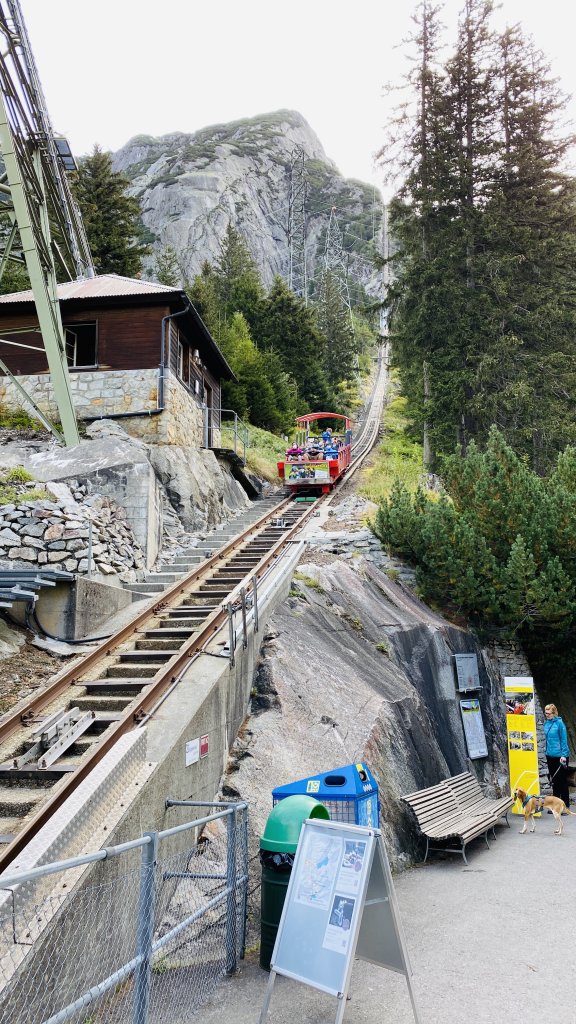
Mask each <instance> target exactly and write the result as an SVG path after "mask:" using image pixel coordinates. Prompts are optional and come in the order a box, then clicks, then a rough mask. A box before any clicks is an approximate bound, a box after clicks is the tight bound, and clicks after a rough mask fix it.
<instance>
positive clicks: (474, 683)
mask: <svg viewBox="0 0 576 1024" xmlns="http://www.w3.org/2000/svg"><path fill="white" fill-rule="evenodd" d="M454 661H455V662H456V679H457V681H458V690H459V691H460V693H462V692H465V691H466V690H480V689H481V686H480V673H479V671H478V657H477V655H476V654H455V655H454Z"/></svg>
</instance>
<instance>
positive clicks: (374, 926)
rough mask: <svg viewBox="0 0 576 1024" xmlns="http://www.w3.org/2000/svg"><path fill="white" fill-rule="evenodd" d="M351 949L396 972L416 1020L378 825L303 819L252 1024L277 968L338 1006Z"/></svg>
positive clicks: (267, 998) (345, 987)
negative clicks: (265, 981)
mask: <svg viewBox="0 0 576 1024" xmlns="http://www.w3.org/2000/svg"><path fill="white" fill-rule="evenodd" d="M354 957H358V958H359V959H360V960H367V961H369V962H370V963H373V964H376V965H377V966H379V967H384V968H387V969H388V970H391V971H395V972H397V973H399V974H403V975H404V976H405V978H406V982H407V985H408V993H409V996H410V1001H411V1004H412V1011H413V1013H414V1019H415V1021H416V1022H417V1024H418V1021H419V1017H418V1014H417V1010H416V1004H415V1000H414V993H413V991H412V986H411V983H410V975H411V968H410V964H409V960H408V954H407V951H406V948H405V945H404V939H403V936H402V930H401V925H400V918H399V914H398V909H397V905H396V897H395V893H394V886H393V883H392V874H391V872H390V865H389V863H388V857H387V855H386V850H385V847H384V843H383V840H382V833H381V832H380V830H379V829H374V828H363V827H362V826H360V825H348V824H347V823H345V822H336V821H323V820H318V819H313V820H309V821H305V822H304V824H303V826H302V832H301V834H300V841H299V843H298V848H297V851H296V857H295V860H294V866H293V868H292V874H291V876H290V882H289V885H288V891H287V893H286V899H285V902H284V909H283V911H282V917H281V919H280V925H279V927H278V935H277V937H276V943H275V945H274V951H273V953H272V959H271V970H270V978H269V981H268V987H267V989H266V996H265V1001H264V1006H263V1008H262V1013H261V1015H260V1024H264V1021H265V1020H266V1017H267V1014H268V1007H269V1004H270V999H271V996H272V990H273V987H274V980H275V977H276V975H277V974H281V975H283V976H285V977H288V978H292V979H294V980H295V981H300V982H302V983H303V984H305V985H310V986H312V987H313V988H317V989H320V990H321V991H322V992H327V993H328V994H329V995H333V996H335V997H336V999H337V1000H338V1009H337V1013H336V1024H341V1021H342V1020H343V1017H344V1011H345V1008H346V996H347V994H348V988H349V985H350V976H351V973H352V962H353V959H354Z"/></svg>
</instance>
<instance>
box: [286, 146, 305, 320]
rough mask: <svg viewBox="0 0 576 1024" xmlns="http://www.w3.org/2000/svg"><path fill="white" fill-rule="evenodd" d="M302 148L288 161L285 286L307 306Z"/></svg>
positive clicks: (294, 151)
mask: <svg viewBox="0 0 576 1024" xmlns="http://www.w3.org/2000/svg"><path fill="white" fill-rule="evenodd" d="M305 160H306V157H305V153H304V150H303V149H302V147H301V146H297V147H296V149H294V150H293V152H292V154H291V158H290V165H289V175H290V185H289V194H288V195H289V198H288V287H289V288H291V289H292V291H293V292H295V293H296V295H299V296H300V297H301V298H302V299H304V302H305V303H306V305H308V273H307V267H306V197H307V182H306V167H305Z"/></svg>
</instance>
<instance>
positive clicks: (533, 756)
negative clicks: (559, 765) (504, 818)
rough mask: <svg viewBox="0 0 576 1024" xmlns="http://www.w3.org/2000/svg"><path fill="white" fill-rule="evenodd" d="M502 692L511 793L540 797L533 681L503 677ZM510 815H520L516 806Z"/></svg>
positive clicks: (525, 677) (518, 677)
mask: <svg viewBox="0 0 576 1024" xmlns="http://www.w3.org/2000/svg"><path fill="white" fill-rule="evenodd" d="M504 692H505V698H506V733H507V737H508V764H509V766H510V791H511V792H512V793H514V790H515V789H517V788H518V787H519V786H520V788H521V789H524V790H525V791H526V793H529V794H530V795H531V796H538V795H539V794H540V776H539V772H538V745H537V742H536V713H535V710H536V709H535V706H534V680H533V679H532V677H531V676H505V678H504ZM512 813H513V814H522V813H523V811H522V807H521V806H520V804H519V803H518V802H516V803H515V804H514V806H513V807H512Z"/></svg>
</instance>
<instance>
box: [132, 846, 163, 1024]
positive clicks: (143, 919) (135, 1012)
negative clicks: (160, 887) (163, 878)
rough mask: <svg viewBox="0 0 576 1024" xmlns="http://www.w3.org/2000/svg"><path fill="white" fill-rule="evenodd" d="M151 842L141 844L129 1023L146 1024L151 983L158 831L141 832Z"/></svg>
mask: <svg viewBox="0 0 576 1024" xmlns="http://www.w3.org/2000/svg"><path fill="white" fill-rule="evenodd" d="M144 835H145V836H149V837H150V842H149V843H147V844H146V846H143V847H142V860H141V862H140V899H139V902H138V929H137V933H136V936H137V938H136V955H137V956H139V957H142V960H141V962H140V963H139V964H138V966H137V968H136V972H135V975H134V999H133V1002H132V1024H148V1008H149V1005H150V988H151V984H152V940H153V938H154V910H155V895H156V861H157V857H158V833H157V832H144Z"/></svg>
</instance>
